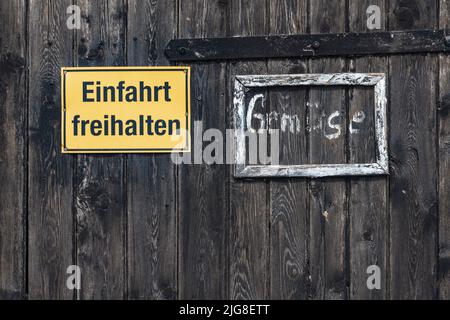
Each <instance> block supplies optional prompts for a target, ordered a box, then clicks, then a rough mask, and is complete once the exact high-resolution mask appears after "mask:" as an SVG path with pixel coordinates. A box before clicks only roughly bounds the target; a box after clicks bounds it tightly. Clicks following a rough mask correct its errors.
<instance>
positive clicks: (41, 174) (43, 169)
mask: <svg viewBox="0 0 450 320" xmlns="http://www.w3.org/2000/svg"><path fill="white" fill-rule="evenodd" d="M70 4H71V1H66V0H63V1H53V0H46V1H30V2H29V13H28V17H29V21H28V45H29V49H28V52H29V94H28V104H29V113H28V119H29V130H28V134H29V158H28V175H29V176H28V279H29V283H28V287H29V288H28V290H29V292H28V295H29V298H30V299H71V298H72V297H73V292H72V291H70V290H68V289H67V287H66V276H67V275H66V270H67V267H68V266H69V265H72V264H74V263H75V261H74V259H73V258H74V246H73V234H74V225H73V194H74V190H73V181H72V180H73V174H72V173H73V162H74V161H73V156H69V155H62V154H61V152H60V149H61V148H60V143H59V142H60V137H61V134H60V131H61V128H60V112H61V104H60V67H62V66H71V65H72V62H73V54H72V42H73V32H72V31H70V30H68V29H67V27H66V17H65V15H64V14H61V12H66V9H67V7H68V6H69V5H70Z"/></svg>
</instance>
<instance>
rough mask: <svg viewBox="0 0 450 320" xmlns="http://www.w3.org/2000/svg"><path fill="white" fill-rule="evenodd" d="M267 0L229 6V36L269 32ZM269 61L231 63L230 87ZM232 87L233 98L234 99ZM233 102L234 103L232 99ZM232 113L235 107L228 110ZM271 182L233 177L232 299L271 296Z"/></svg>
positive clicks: (241, 0)
mask: <svg viewBox="0 0 450 320" xmlns="http://www.w3.org/2000/svg"><path fill="white" fill-rule="evenodd" d="M267 17H268V13H267V6H266V3H265V2H263V1H258V0H236V1H232V2H231V8H230V17H229V23H230V31H231V34H230V36H249V35H264V34H267V33H268V31H269V30H268V29H269V24H268V20H267ZM265 73H267V62H266V61H264V62H238V63H236V64H231V66H230V70H229V73H228V74H229V77H228V79H229V82H228V83H229V84H228V86H229V88H233V85H232V83H233V81H234V76H235V75H237V74H265ZM231 92H232V90H230V93H229V95H230V101H232V100H231V99H232V97H231V94H232V93H231ZM230 105H231V103H230ZM229 114H230V115H231V114H232V111H231V110H230V111H229ZM267 187H268V184H267V183H266V182H265V181H264V180H255V181H250V180H232V183H231V190H230V201H231V203H230V210H231V217H230V219H231V224H230V245H231V248H230V258H229V259H230V289H229V290H230V299H267V298H269V290H270V289H269V285H270V274H269V272H270V270H269V263H270V262H269V250H268V247H269V217H268V201H269V197H268V188H267Z"/></svg>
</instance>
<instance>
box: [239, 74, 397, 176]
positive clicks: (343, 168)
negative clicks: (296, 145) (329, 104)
mask: <svg viewBox="0 0 450 320" xmlns="http://www.w3.org/2000/svg"><path fill="white" fill-rule="evenodd" d="M234 84H235V88H234V98H233V105H234V126H235V147H236V152H235V164H236V165H235V170H234V176H235V177H236V178H256V177H311V178H319V177H330V176H363V175H384V174H389V166H388V153H387V130H386V118H387V116H386V104H387V99H386V80H385V74H384V73H333V74H289V75H238V76H236V78H235V83H234ZM345 85H347V86H372V87H374V98H375V106H374V114H375V143H376V162H375V163H364V164H312V165H310V164H308V165H267V166H266V165H245V125H246V122H247V121H248V119H247V117H246V116H245V114H246V113H245V110H244V109H245V103H244V99H245V92H246V88H252V87H260V88H261V87H276V86H345ZM253 98H254V99H255V97H253ZM364 118H365V116H364V114H355V115H354V116H353V120H354V121H355V122H356V123H358V122H362V121H364ZM351 129H352V130H356V129H353V128H351Z"/></svg>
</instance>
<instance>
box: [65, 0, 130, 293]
mask: <svg viewBox="0 0 450 320" xmlns="http://www.w3.org/2000/svg"><path fill="white" fill-rule="evenodd" d="M77 3H78V5H79V6H80V8H81V12H82V24H81V30H80V31H78V32H77V53H78V55H77V61H78V66H102V65H106V66H120V65H123V64H125V61H126V60H125V45H126V44H125V32H126V29H125V28H126V14H127V12H126V4H125V1H124V0H101V1H95V2H94V1H88V0H80V1H78V2H77ZM124 174H125V173H124V157H123V156H121V155H79V156H78V157H77V162H76V176H75V181H74V182H75V187H74V189H75V190H74V197H75V209H76V213H77V219H76V221H77V233H76V240H77V241H76V248H77V264H78V265H79V266H80V268H81V271H82V278H81V291H80V292H79V298H80V299H122V298H123V297H124V296H125V288H126V282H125V259H126V251H125V232H126V228H125V227H126V225H125V223H126V197H125V192H126V187H125V181H124Z"/></svg>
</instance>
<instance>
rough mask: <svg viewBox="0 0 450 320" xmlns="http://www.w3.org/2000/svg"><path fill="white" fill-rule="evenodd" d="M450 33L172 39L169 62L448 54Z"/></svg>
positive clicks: (441, 31)
mask: <svg viewBox="0 0 450 320" xmlns="http://www.w3.org/2000/svg"><path fill="white" fill-rule="evenodd" d="M447 34H448V32H447V30H411V31H391V32H370V33H330V34H308V35H276V36H265V37H264V36H262V37H231V38H204V39H177V40H171V41H170V42H169V43H168V45H167V47H166V51H165V53H166V56H167V58H168V59H169V60H170V61H211V60H241V59H265V58H294V57H296V58H298V57H323V56H364V55H389V54H407V53H432V52H435V53H436V52H449V51H450V37H449V36H447Z"/></svg>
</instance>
